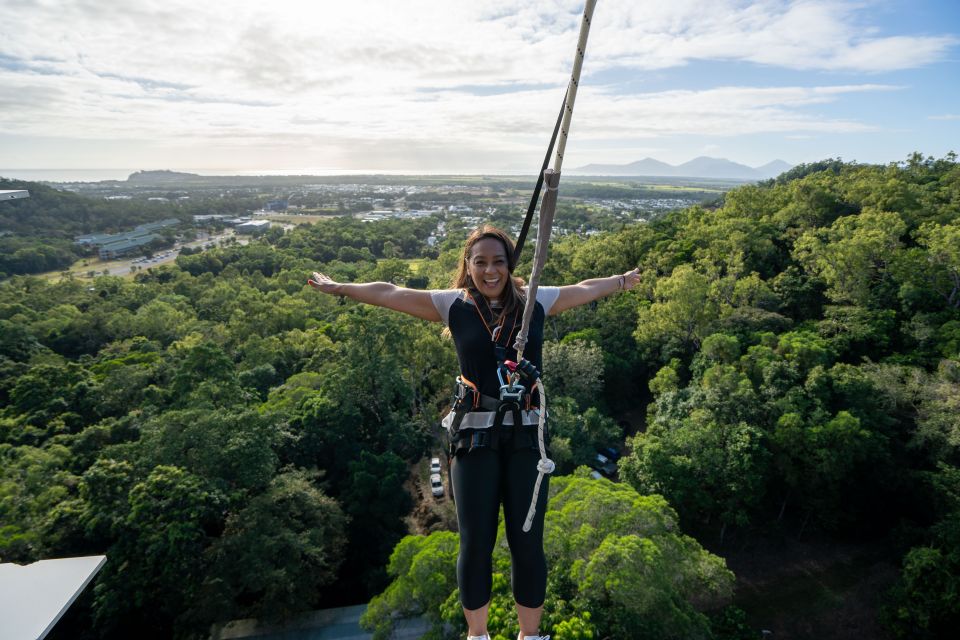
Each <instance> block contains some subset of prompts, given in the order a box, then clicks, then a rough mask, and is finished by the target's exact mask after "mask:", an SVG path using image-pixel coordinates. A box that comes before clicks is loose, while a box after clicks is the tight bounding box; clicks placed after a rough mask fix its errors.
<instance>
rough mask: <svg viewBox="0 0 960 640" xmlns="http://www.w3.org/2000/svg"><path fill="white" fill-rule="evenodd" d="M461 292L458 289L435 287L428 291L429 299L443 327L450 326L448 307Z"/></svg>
mask: <svg viewBox="0 0 960 640" xmlns="http://www.w3.org/2000/svg"><path fill="white" fill-rule="evenodd" d="M461 294H462V291H461V290H460V289H435V290H433V291H431V292H430V300H431V301H432V302H433V306H434V307H436V309H437V313H439V314H440V319H441V320H442V321H443V325H444V326H445V327H449V326H450V307H452V306H453V303H454V302H455V301H456V300H457V298H459V297H460V296H461Z"/></svg>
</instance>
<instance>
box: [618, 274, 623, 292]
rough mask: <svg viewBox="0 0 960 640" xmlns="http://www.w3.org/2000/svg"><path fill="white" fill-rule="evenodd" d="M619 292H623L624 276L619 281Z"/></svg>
mask: <svg viewBox="0 0 960 640" xmlns="http://www.w3.org/2000/svg"><path fill="white" fill-rule="evenodd" d="M617 291H623V276H620V279H619V280H618V281H617Z"/></svg>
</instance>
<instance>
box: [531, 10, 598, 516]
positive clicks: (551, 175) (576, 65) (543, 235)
mask: <svg viewBox="0 0 960 640" xmlns="http://www.w3.org/2000/svg"><path fill="white" fill-rule="evenodd" d="M596 4H597V0H587V2H586V4H585V5H584V8H583V20H582V21H581V23H580V38H579V39H578V41H577V53H576V55H575V56H574V58H573V72H572V73H571V74H570V82H569V83H568V84H567V93H566V96H565V98H564V101H563V108H562V109H561V113H562V115H563V120H562V122H561V123H560V125H559V130H560V137H559V142H558V144H557V150H556V155H555V156H554V159H553V168H551V169H544V170H543V171H542V175H541V177H542V181H541V180H538V182H537V184H538V188H539V186H540V184H546V187H547V190H546V192H545V193H544V194H543V202H542V204H541V205H540V220H539V224H538V227H537V248H536V251H535V252H534V257H533V270H532V273H531V274H530V284H529V286H528V289H527V300H528V301H534V302H535V301H536V299H537V288H538V287H539V285H540V273H541V272H542V271H543V265H544V263H545V262H546V260H547V245H548V244H549V242H550V233H551V231H552V229H553V218H554V214H555V213H556V209H557V190H558V188H559V186H560V168H561V167H562V165H563V153H564V151H565V150H566V147H567V137H568V134H569V132H570V120H571V118H572V117H573V104H574V102H575V101H576V99H577V88H578V87H579V84H580V71H581V69H582V68H583V57H584V53H585V52H586V49H587V37H588V36H589V35H590V24H591V22H592V21H593V9H594V7H595V6H596ZM556 135H557V132H556V129H555V130H554V136H556ZM550 146H551V148H552V147H553V140H552V139H551V141H550ZM549 155H550V151H549V150H548V151H547V156H548V157H549ZM544 165H546V162H544ZM536 197H537V191H536V190H535V191H534V199H536ZM532 204H533V203H531V208H530V210H528V212H527V216H528V219H527V220H525V221H524V230H523V232H522V233H521V236H520V238H519V239H518V242H517V250H516V252H515V254H514V255H515V256H516V258H519V257H520V250H521V249H522V248H523V239H524V238H525V237H526V229H527V228H528V227H529V218H531V217H532V212H533V206H532ZM533 307H534V304H530V303H529V302H528V304H526V305H524V310H523V324H522V325H521V327H520V331H519V332H518V333H517V338H516V341H515V343H514V345H513V346H514V348H515V349H516V350H517V362H518V363H520V364H519V365H517V366H516V369H517V371H516V372H515V373H514V375H516V376H517V377H518V378H519V376H520V375H521V372H522V371H524V370H526V371H532V372H536V369H534V368H533V367H532V366H529V368H528V367H525V366H524V365H525V364H526V363H525V362H524V360H523V350H524V348H525V347H526V346H527V335H528V333H529V330H530V321H531V318H532V316H533ZM534 388H536V389H538V391H539V393H540V409H539V413H538V416H539V420H538V422H537V444H538V446H539V449H540V460H539V461H538V462H537V480H536V483H535V484H534V486H533V496H532V497H531V499H530V509H529V510H528V511H527V518H526V520H525V521H524V523H523V531H524V532H529V531H530V529H531V527H532V526H533V518H534V516H535V515H536V513H537V500H538V499H539V497H540V485H541V483H542V482H543V477H544V476H545V475H547V474H550V473H553V471H554V469H556V464H554V462H553V460H551V459H550V458H548V457H547V449H546V444H545V443H544V432H545V429H546V420H547V399H546V392H545V390H544V386H543V380H542V379H541V378H540V375H539V373H536V380H535V381H534V382H533V385H532V386H531V392H532V391H533V389H534Z"/></svg>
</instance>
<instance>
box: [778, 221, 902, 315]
mask: <svg viewBox="0 0 960 640" xmlns="http://www.w3.org/2000/svg"><path fill="white" fill-rule="evenodd" d="M906 230H907V225H906V224H905V223H904V222H903V220H902V219H901V217H900V216H899V215H898V214H896V213H891V212H888V211H878V210H875V209H865V210H864V211H863V212H862V213H860V214H859V215H854V216H844V217H842V218H838V219H837V220H836V221H835V222H834V223H833V224H832V225H830V227H829V229H819V230H811V231H808V232H806V233H804V234H803V236H801V237H800V238H799V239H798V240H797V242H796V245H795V246H794V256H795V257H796V259H797V260H798V261H799V262H800V263H802V264H803V265H804V266H805V267H806V268H807V270H808V271H810V272H811V273H814V274H816V275H818V276H820V277H821V278H823V279H824V281H826V283H827V285H828V289H827V295H828V296H830V297H831V298H832V299H833V300H834V301H836V302H839V303H853V304H857V305H861V306H869V305H870V302H871V293H872V289H873V287H874V285H875V283H876V282H878V281H880V280H882V279H884V278H886V277H887V276H888V273H887V272H888V268H889V266H890V264H891V260H892V259H893V258H895V256H896V252H897V251H898V250H899V248H900V247H901V240H900V238H901V237H902V236H903V235H904V233H905V232H906Z"/></svg>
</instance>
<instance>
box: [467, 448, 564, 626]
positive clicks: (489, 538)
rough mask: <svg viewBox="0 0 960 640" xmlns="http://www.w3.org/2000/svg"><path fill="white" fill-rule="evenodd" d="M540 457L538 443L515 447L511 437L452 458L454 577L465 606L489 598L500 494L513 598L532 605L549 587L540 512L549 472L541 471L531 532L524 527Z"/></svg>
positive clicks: (543, 507) (537, 603)
mask: <svg viewBox="0 0 960 640" xmlns="http://www.w3.org/2000/svg"><path fill="white" fill-rule="evenodd" d="M539 460H540V454H539V452H538V451H537V450H536V449H531V448H524V449H517V450H514V448H513V443H512V442H511V441H510V440H506V441H501V442H500V444H499V447H498V450H497V451H494V450H492V449H490V448H488V447H483V448H477V449H474V450H473V451H462V452H460V453H459V454H458V455H457V456H456V457H455V458H454V459H453V463H452V466H451V469H450V477H451V479H452V482H453V495H454V498H455V499H456V503H457V521H458V523H459V525H460V556H459V557H458V558H457V583H458V584H459V586H460V604H462V605H463V607H464V609H467V610H474V609H479V608H480V607H482V606H483V605H485V604H487V603H488V602H489V601H490V587H491V583H492V580H493V577H492V572H493V562H492V554H493V545H494V543H496V540H497V520H498V515H499V511H500V502H501V500H502V501H503V518H504V522H505V525H506V531H507V542H508V543H509V545H510V555H511V557H512V560H513V562H512V563H511V564H512V570H511V583H512V584H513V597H514V600H516V602H517V603H518V604H520V605H522V606H524V607H530V608H536V607H539V606H541V605H542V604H543V600H544V598H545V597H546V591H547V561H546V558H545V557H544V555H543V515H544V511H545V510H546V506H547V489H548V479H549V476H545V477H544V478H543V482H542V483H541V485H540V496H539V498H538V500H537V514H536V516H535V517H534V520H533V526H532V527H531V529H530V531H529V532H527V533H524V531H523V521H524V520H526V517H527V510H528V509H529V508H530V499H531V498H532V497H533V485H534V483H535V482H536V480H537V462H538V461H539Z"/></svg>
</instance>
